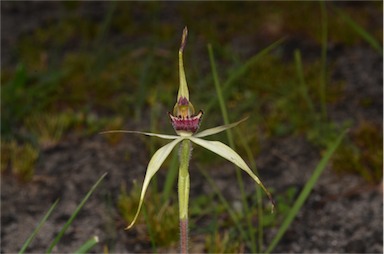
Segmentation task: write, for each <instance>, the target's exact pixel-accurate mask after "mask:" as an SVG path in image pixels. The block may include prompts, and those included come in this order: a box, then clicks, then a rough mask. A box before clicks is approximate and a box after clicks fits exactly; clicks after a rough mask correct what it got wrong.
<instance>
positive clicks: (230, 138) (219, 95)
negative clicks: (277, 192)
mask: <svg viewBox="0 0 384 254" xmlns="http://www.w3.org/2000/svg"><path fill="white" fill-rule="evenodd" d="M208 53H209V60H210V62H211V69H212V75H213V81H214V84H215V88H216V94H217V98H218V99H219V104H220V109H221V114H222V116H223V119H224V123H225V124H226V125H228V124H229V117H228V111H227V108H226V106H225V103H224V94H223V92H222V89H221V85H220V81H219V76H218V73H217V68H216V63H215V57H214V54H213V49H212V46H211V45H208ZM230 83H231V82H229V83H227V84H230ZM226 133H227V138H228V142H229V145H230V147H231V148H232V149H234V148H235V142H234V141H233V135H232V132H231V130H230V129H227V130H226ZM221 156H222V155H221ZM235 165H237V164H235ZM236 179H237V183H238V184H239V188H240V193H241V201H242V205H243V207H244V210H245V212H246V214H249V207H248V203H247V201H246V195H245V188H244V183H243V178H242V175H241V172H240V170H239V169H238V168H236ZM250 239H251V248H252V252H255V251H256V249H255V246H254V241H253V234H252V236H250Z"/></svg>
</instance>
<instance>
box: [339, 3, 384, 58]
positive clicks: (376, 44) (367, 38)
mask: <svg viewBox="0 0 384 254" xmlns="http://www.w3.org/2000/svg"><path fill="white" fill-rule="evenodd" d="M334 9H335V10H336V11H337V13H338V14H339V15H340V17H342V18H343V20H344V21H345V22H346V23H347V25H349V26H350V27H351V28H352V29H353V30H355V32H356V33H357V34H359V35H360V36H361V37H362V38H363V39H364V40H365V41H366V42H368V44H369V45H371V47H372V48H374V49H375V50H376V51H377V52H379V53H380V54H383V48H382V46H381V45H380V44H381V43H380V42H378V41H377V40H376V39H375V38H374V37H373V36H372V35H370V34H369V33H368V32H367V30H365V29H364V28H363V27H362V26H360V25H359V24H358V23H356V22H355V21H354V20H353V19H352V18H351V17H350V16H349V15H347V14H346V13H345V12H344V11H342V10H340V9H339V8H336V7H335V8H334Z"/></svg>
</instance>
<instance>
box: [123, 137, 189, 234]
mask: <svg viewBox="0 0 384 254" xmlns="http://www.w3.org/2000/svg"><path fill="white" fill-rule="evenodd" d="M181 140H183V138H178V139H175V140H173V141H172V142H171V143H168V144H166V145H165V146H163V147H161V148H160V149H159V150H157V151H156V153H155V154H154V155H153V156H152V158H151V160H150V161H149V163H148V167H147V173H146V174H145V178H144V183H143V187H142V190H141V195H140V202H139V207H138V208H137V212H136V215H135V217H134V218H133V221H132V222H131V224H129V225H128V227H126V229H130V228H131V227H132V226H133V224H135V222H136V219H137V216H138V215H139V212H140V209H141V206H142V204H143V200H144V196H145V192H146V191H147V188H148V185H149V182H150V181H151V179H152V177H153V175H154V174H156V172H157V171H158V170H159V169H160V167H161V165H162V164H163V162H164V161H165V159H166V158H167V157H168V155H169V154H170V153H171V151H172V150H173V148H174V147H175V146H176V145H177V143H179V142H180V141H181Z"/></svg>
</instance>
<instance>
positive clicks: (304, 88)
mask: <svg viewBox="0 0 384 254" xmlns="http://www.w3.org/2000/svg"><path fill="white" fill-rule="evenodd" d="M294 54H295V64H296V72H297V77H298V79H299V82H300V87H301V92H302V95H303V98H304V100H305V102H306V103H307V105H308V108H309V110H310V112H311V114H312V116H314V115H315V113H316V112H315V108H314V106H313V103H312V100H311V97H309V93H308V88H307V84H306V83H305V80H304V71H303V63H302V61H301V53H300V50H298V49H296V50H295V53H294Z"/></svg>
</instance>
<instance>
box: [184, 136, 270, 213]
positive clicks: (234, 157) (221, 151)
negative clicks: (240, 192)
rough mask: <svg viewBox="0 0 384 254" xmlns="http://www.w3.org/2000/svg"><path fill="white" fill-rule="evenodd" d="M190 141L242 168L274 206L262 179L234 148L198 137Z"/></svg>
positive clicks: (191, 138)
mask: <svg viewBox="0 0 384 254" xmlns="http://www.w3.org/2000/svg"><path fill="white" fill-rule="evenodd" d="M189 139H190V140H191V141H192V142H193V143H195V144H197V145H200V146H202V147H204V148H206V149H208V150H210V151H212V152H214V153H216V154H218V155H220V156H221V157H223V158H225V159H227V160H229V161H230V162H232V163H233V164H235V165H236V166H238V167H239V168H241V169H242V170H244V171H245V172H247V173H248V174H249V175H250V176H251V177H252V178H253V180H255V182H256V183H257V184H258V185H259V186H260V187H261V188H262V189H263V190H264V192H265V193H266V194H267V196H268V198H269V200H271V202H272V205H273V206H274V202H273V199H272V195H271V194H270V193H269V191H268V190H267V188H265V186H264V185H263V183H262V182H261V181H260V179H259V178H258V177H257V176H256V175H255V174H254V173H253V171H252V170H251V169H250V168H249V167H248V165H247V163H245V161H244V160H243V159H242V158H241V157H240V155H239V154H237V153H236V152H235V151H234V150H232V148H230V147H229V146H227V145H225V144H223V143H221V142H220V141H208V140H204V139H200V138H196V137H189ZM272 208H273V207H272ZM272 211H273V209H272Z"/></svg>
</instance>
